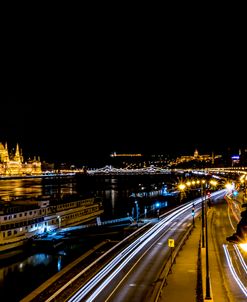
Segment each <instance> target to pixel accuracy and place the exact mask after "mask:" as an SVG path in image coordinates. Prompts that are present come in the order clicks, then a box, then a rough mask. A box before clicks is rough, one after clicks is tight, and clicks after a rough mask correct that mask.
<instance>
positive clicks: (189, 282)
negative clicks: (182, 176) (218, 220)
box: [159, 208, 230, 302]
mask: <svg viewBox="0 0 247 302" xmlns="http://www.w3.org/2000/svg"><path fill="white" fill-rule="evenodd" d="M214 210H215V209H214V208H211V209H209V210H208V222H210V220H211V219H212V213H213V211H214ZM210 225H211V223H208V238H210V237H211V236H210V234H211V227H210ZM201 230H202V224H201V217H200V216H197V217H196V218H195V227H194V229H193V231H192V233H191V235H190V237H189V238H188V239H187V241H186V243H185V245H184V247H183V248H182V250H181V251H180V252H179V255H178V256H177V258H176V262H175V264H173V266H172V272H171V273H170V274H169V275H168V278H167V283H166V285H165V287H164V288H163V290H162V293H161V296H160V299H159V302H168V301H169V302H173V301H174V302H175V301H183V302H203V301H215V302H229V301H230V300H229V298H228V297H227V294H226V292H225V289H224V287H223V285H222V284H221V283H220V280H221V279H220V277H219V272H220V267H219V265H218V263H217V261H216V254H215V250H214V249H213V248H210V245H211V244H210V241H209V242H208V246H209V249H208V255H209V256H208V259H209V263H211V266H210V283H209V284H210V286H209V287H208V290H207V293H206V250H205V247H204V248H202V246H201V234H202V232H201ZM209 288H210V289H209Z"/></svg>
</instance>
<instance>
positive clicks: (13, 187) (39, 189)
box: [0, 177, 76, 201]
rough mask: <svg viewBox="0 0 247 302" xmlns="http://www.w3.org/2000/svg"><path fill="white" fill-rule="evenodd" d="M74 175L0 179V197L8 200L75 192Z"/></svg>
mask: <svg viewBox="0 0 247 302" xmlns="http://www.w3.org/2000/svg"><path fill="white" fill-rule="evenodd" d="M75 193H76V182H75V180H74V178H73V177H64V178H58V177H48V178H43V177H40V178H38V177H37V178H22V179H4V180H0V198H1V200H5V201H8V200H10V199H11V198H13V197H28V198H30V197H37V196H41V195H54V194H75Z"/></svg>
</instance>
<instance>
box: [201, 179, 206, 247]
mask: <svg viewBox="0 0 247 302" xmlns="http://www.w3.org/2000/svg"><path fill="white" fill-rule="evenodd" d="M205 183H206V181H205V180H204V179H203V180H202V186H201V198H202V248H204V247H205V240H204V227H205V224H204V188H203V185H204V184H205Z"/></svg>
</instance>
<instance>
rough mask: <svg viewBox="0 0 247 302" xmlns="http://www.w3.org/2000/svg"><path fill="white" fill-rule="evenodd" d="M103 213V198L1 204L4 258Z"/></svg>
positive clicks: (0, 245) (0, 248) (0, 244)
mask: <svg viewBox="0 0 247 302" xmlns="http://www.w3.org/2000/svg"><path fill="white" fill-rule="evenodd" d="M102 213H103V204H102V200H101V198H99V197H91V198H78V197H74V196H70V197H69V198H68V197H66V198H51V197H50V196H42V197H39V198H36V199H31V200H29V199H26V200H22V199H15V200H11V201H8V202H6V201H5V202H3V201H1V203H0V255H1V254H2V253H5V252H8V251H10V250H13V249H16V248H19V247H21V246H23V245H24V244H25V243H27V242H28V240H29V239H30V238H35V237H37V236H40V235H42V234H45V233H50V232H52V231H55V230H56V229H62V228H64V227H68V226H75V225H80V224H83V223H86V222H89V221H92V220H94V219H96V218H97V217H100V215H101V214H102Z"/></svg>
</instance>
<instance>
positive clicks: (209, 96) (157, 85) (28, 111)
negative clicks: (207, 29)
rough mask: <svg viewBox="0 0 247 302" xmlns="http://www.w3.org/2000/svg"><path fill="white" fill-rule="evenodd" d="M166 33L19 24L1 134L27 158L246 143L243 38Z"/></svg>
mask: <svg viewBox="0 0 247 302" xmlns="http://www.w3.org/2000/svg"><path fill="white" fill-rule="evenodd" d="M63 29H64V31H63ZM160 34H161V32H160V31H159V33H155V32H154V31H148V30H146V29H145V28H135V30H134V32H133V31H131V30H129V29H128V30H125V29H124V27H122V28H121V30H120V29H119V30H116V29H115V30H113V29H112V28H111V29H109V28H107V29H106V28H105V30H103V29H100V28H97V29H96V30H94V31H93V32H92V31H90V34H88V32H87V30H84V31H83V32H82V33H81V35H80V36H78V35H76V34H74V35H72V34H71V32H66V30H65V28H62V29H61V28H59V29H54V28H53V30H51V31H50V32H49V35H45V34H43V33H42V30H40V31H39V32H38V33H36V34H35V35H30V34H29V33H28V34H23V32H21V31H20V32H18V31H17V32H15V36H14V37H12V40H11V41H10V43H7V44H6V46H5V49H4V50H5V54H4V56H3V57H4V64H3V65H4V66H3V69H2V75H3V81H2V89H1V106H0V117H1V122H0V142H6V141H7V142H8V144H9V146H15V144H16V143H17V142H18V143H19V144H20V147H21V148H22V149H23V153H24V157H25V156H29V155H30V156H33V155H40V156H41V159H42V160H48V161H49V160H52V161H53V160H59V161H66V160H71V161H73V160H79V161H81V162H83V161H85V160H86V159H88V158H100V157H105V156H109V154H110V153H111V152H113V151H116V152H120V153H121V152H128V153H131V152H138V153H146V152H178V153H183V154H191V153H193V152H194V149H195V148H198V150H199V153H202V152H212V151H215V152H218V151H219V152H221V151H222V150H225V149H226V148H227V147H232V148H236V149H238V148H239V147H241V146H244V145H245V146H246V143H247V139H246V129H247V127H246V109H245V108H244V107H245V104H246V76H245V58H244V55H243V50H242V49H243V48H242V45H241V42H238V41H236V40H234V35H232V36H230V37H229V36H228V35H222V33H221V35H220V36H218V35H217V34H215V35H214V36H209V35H208V36H203V35H202V36H201V37H200V36H198V35H193V33H190V34H188V33H187V32H186V31H183V30H182V29H181V28H180V30H179V31H177V33H176V34H170V33H169V31H167V30H166V31H164V32H163V35H160ZM233 45H234V46H233Z"/></svg>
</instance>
